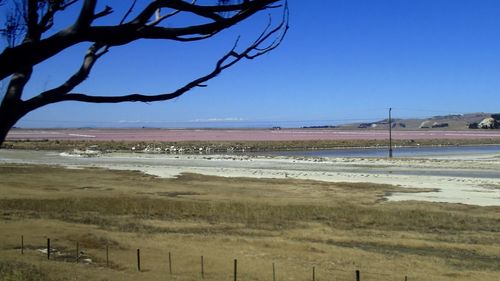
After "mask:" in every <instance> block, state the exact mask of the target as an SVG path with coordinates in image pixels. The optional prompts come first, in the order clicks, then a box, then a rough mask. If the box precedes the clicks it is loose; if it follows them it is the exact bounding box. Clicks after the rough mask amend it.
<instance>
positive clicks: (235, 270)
mask: <svg viewBox="0 0 500 281" xmlns="http://www.w3.org/2000/svg"><path fill="white" fill-rule="evenodd" d="M234 281H238V260H237V259H234Z"/></svg>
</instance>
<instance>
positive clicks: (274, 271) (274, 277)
mask: <svg viewBox="0 0 500 281" xmlns="http://www.w3.org/2000/svg"><path fill="white" fill-rule="evenodd" d="M273 281H276V269H275V267H274V262H273Z"/></svg>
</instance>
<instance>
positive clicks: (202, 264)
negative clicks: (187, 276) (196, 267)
mask: <svg viewBox="0 0 500 281" xmlns="http://www.w3.org/2000/svg"><path fill="white" fill-rule="evenodd" d="M203 278H205V266H204V263H203V256H201V279H203Z"/></svg>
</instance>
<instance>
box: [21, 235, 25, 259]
mask: <svg viewBox="0 0 500 281" xmlns="http://www.w3.org/2000/svg"><path fill="white" fill-rule="evenodd" d="M21 255H24V235H21Z"/></svg>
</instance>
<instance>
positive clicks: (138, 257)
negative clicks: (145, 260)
mask: <svg viewBox="0 0 500 281" xmlns="http://www.w3.org/2000/svg"><path fill="white" fill-rule="evenodd" d="M137 270H138V271H139V272H140V271H141V249H137Z"/></svg>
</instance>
